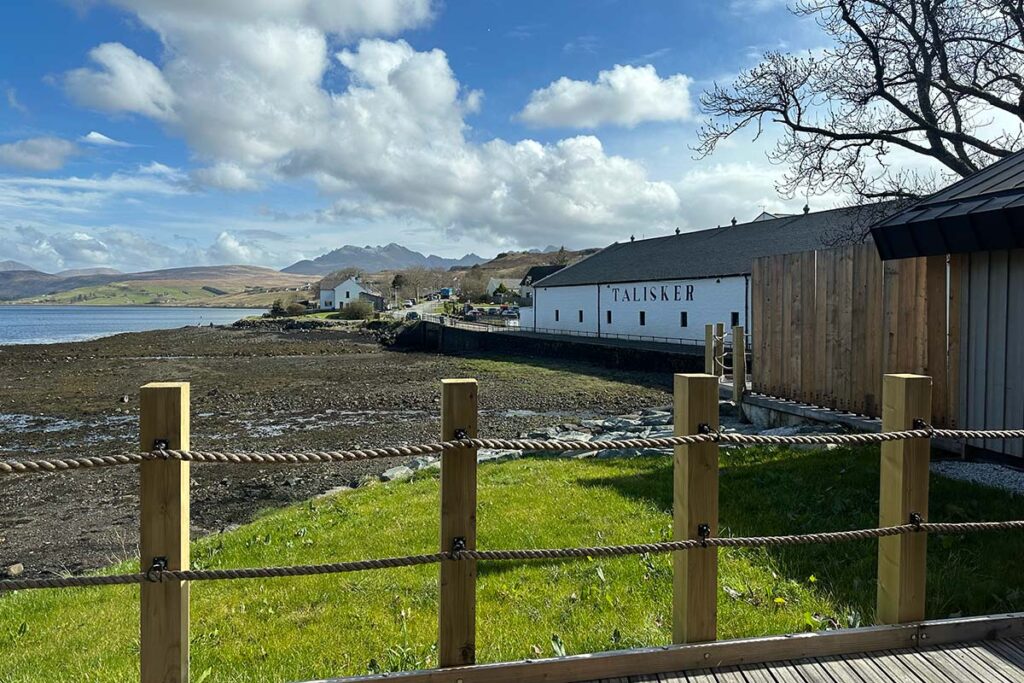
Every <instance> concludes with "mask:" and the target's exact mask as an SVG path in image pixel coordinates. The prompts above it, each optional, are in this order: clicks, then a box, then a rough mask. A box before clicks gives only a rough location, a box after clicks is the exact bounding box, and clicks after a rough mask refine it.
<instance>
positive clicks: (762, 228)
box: [534, 202, 897, 287]
mask: <svg viewBox="0 0 1024 683" xmlns="http://www.w3.org/2000/svg"><path fill="white" fill-rule="evenodd" d="M895 208H897V207H896V206H895V205H894V204H893V203H892V202H886V203H880V204H867V205H863V206H854V207H846V208H841V209H832V210H830V211H818V212H815V213H806V214H799V215H795V216H782V217H780V218H772V219H768V220H763V219H762V220H758V221H751V222H749V223H738V224H736V225H730V226H726V227H724V228H712V229H710V230H699V231H697V232H684V233H680V234H678V235H669V236H667V237H655V238H653V239H645V240H636V241H630V242H616V243H615V244H613V245H611V246H609V247H606V248H604V249H602V250H601V251H599V252H597V253H596V254H593V255H591V256H588V257H587V258H585V259H583V260H582V261H578V262H576V263H574V264H572V265H571V266H567V267H566V268H563V269H562V270H560V271H558V272H557V273H555V274H553V275H549V276H548V277H546V278H544V279H543V280H541V281H540V282H535V283H534V286H540V287H566V286H571V285H585V284H599V283H606V282H609V283H610V282H644V281H650V280H686V279H692V278H705V277H724V276H727V275H745V274H747V273H750V271H751V268H752V262H753V260H754V259H755V258H757V257H758V256H771V255H774V254H786V253H790V252H795V251H808V250H811V249H821V248H824V247H827V246H829V242H830V241H831V240H834V239H835V238H836V237H837V236H839V235H843V234H848V233H850V232H857V231H859V229H860V226H862V227H863V230H864V231H865V232H866V231H867V228H868V227H869V226H870V225H871V224H873V223H874V222H876V220H877V219H878V218H879V217H880V216H882V215H885V214H886V213H887V212H891V211H893V210H894V209H895Z"/></svg>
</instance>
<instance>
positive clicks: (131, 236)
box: [0, 225, 276, 271]
mask: <svg viewBox="0 0 1024 683" xmlns="http://www.w3.org/2000/svg"><path fill="white" fill-rule="evenodd" d="M245 233H246V231H240V232H238V233H235V232H231V231H222V232H221V233H220V234H218V235H217V237H216V238H215V239H214V240H213V242H212V243H210V244H207V245H201V244H197V243H195V242H192V241H189V240H185V241H184V242H183V241H182V240H180V239H179V240H177V243H174V242H166V241H163V240H162V239H154V238H152V237H148V236H146V235H144V234H142V233H140V232H138V231H136V230H130V229H126V228H102V229H94V228H75V229H72V230H46V229H42V228H39V227H33V226H25V225H21V226H15V227H13V228H4V227H0V240H2V241H3V243H4V248H5V254H10V257H11V258H13V259H15V260H22V261H25V262H27V263H31V264H33V265H34V266H35V267H37V268H40V269H42V270H48V271H58V270H64V269H66V268H95V267H108V268H117V269H118V270H124V271H139V270H153V269H160V268H172V267H179V266H181V265H182V264H184V263H187V264H193V265H227V264H239V263H242V264H271V263H273V262H274V261H275V257H276V254H275V251H276V250H273V249H269V248H267V247H266V246H264V244H263V243H262V242H261V240H260V239H259V238H258V237H253V236H251V235H246V234H245Z"/></svg>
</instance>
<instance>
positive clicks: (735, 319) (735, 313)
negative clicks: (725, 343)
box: [732, 311, 740, 327]
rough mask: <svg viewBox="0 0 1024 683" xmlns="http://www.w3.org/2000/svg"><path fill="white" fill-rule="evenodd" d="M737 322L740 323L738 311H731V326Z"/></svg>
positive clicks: (734, 325)
mask: <svg viewBox="0 0 1024 683" xmlns="http://www.w3.org/2000/svg"><path fill="white" fill-rule="evenodd" d="M739 324H740V312H739V311H733V312H732V326H733V327H736V326H737V325H739Z"/></svg>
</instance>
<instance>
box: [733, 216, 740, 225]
mask: <svg viewBox="0 0 1024 683" xmlns="http://www.w3.org/2000/svg"><path fill="white" fill-rule="evenodd" d="M738 222H739V221H737V220H736V216H733V217H732V224H733V225H736V223H738Z"/></svg>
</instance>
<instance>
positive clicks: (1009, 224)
mask: <svg viewBox="0 0 1024 683" xmlns="http://www.w3.org/2000/svg"><path fill="white" fill-rule="evenodd" d="M871 233H872V235H873V236H874V238H875V244H876V245H877V246H878V253H879V254H880V255H881V257H882V259H883V260H888V259H893V258H909V257H912V256H935V255H939V254H958V253H966V252H972V251H989V250H997V249H1015V248H1019V247H1024V151H1021V152H1017V153H1015V154H1011V155H1010V156H1008V157H1006V158H1004V159H1000V160H999V161H997V162H996V163H994V164H992V165H990V166H987V167H986V168H983V169H982V170H980V171H978V172H977V173H975V174H974V175H971V176H968V177H966V178H964V179H963V180H960V181H958V182H956V183H953V184H952V185H950V186H949V187H947V188H945V189H943V190H939V191H938V192H936V193H935V194H933V195H931V196H930V197H926V198H925V199H922V200H921V201H919V202H917V203H915V204H913V205H912V206H910V207H909V208H907V209H905V210H903V211H900V212H899V213H897V214H895V215H892V216H889V217H888V218H885V219H884V220H882V221H879V222H878V224H877V225H875V226H874V227H873V228H872V229H871Z"/></svg>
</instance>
